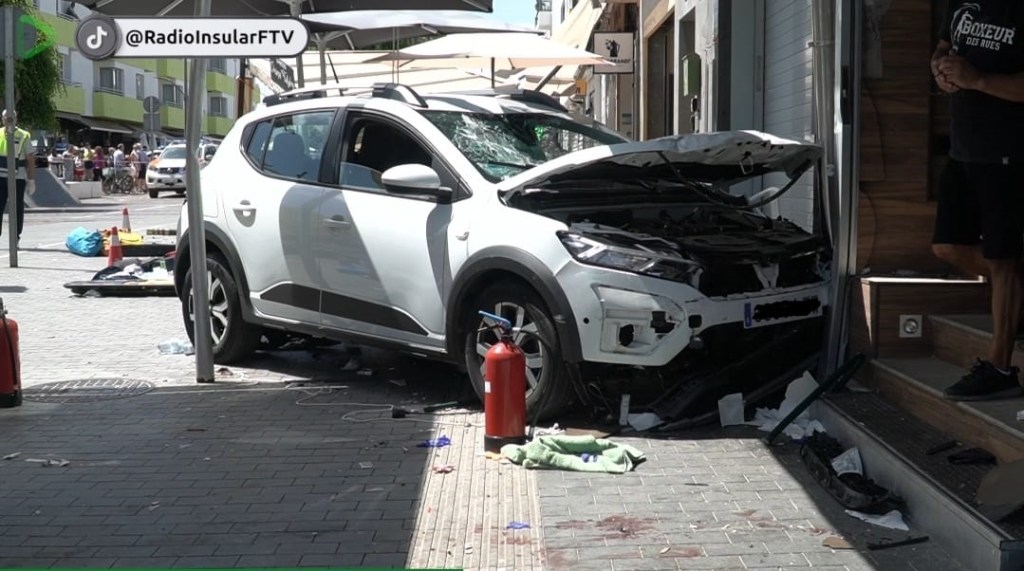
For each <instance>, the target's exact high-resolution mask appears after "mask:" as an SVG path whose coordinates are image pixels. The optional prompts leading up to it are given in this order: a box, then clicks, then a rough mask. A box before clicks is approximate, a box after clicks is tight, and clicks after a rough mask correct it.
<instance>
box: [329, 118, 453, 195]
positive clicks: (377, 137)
mask: <svg viewBox="0 0 1024 571" xmlns="http://www.w3.org/2000/svg"><path fill="white" fill-rule="evenodd" d="M346 133H347V135H346V137H345V145H344V150H343V155H342V157H343V159H344V160H343V161H342V163H341V165H340V172H339V173H338V175H339V176H338V180H339V181H340V183H341V184H342V185H343V186H348V187H354V188H364V189H372V190H380V191H383V190H384V185H383V184H382V183H381V174H382V173H384V171H386V170H388V169H389V168H391V167H394V166H398V165H404V164H410V163H416V164H421V165H426V166H428V167H433V163H434V159H433V157H432V156H431V154H430V152H429V151H427V150H426V149H425V148H423V146H422V145H420V144H419V143H418V142H416V140H415V139H413V138H412V137H410V136H409V135H407V134H406V133H405V132H404V131H402V130H401V129H399V128H398V127H395V126H393V125H390V124H388V123H386V122H384V121H381V120H378V119H371V118H358V119H356V120H355V121H353V122H351V123H349V125H348V128H347V129H346Z"/></svg>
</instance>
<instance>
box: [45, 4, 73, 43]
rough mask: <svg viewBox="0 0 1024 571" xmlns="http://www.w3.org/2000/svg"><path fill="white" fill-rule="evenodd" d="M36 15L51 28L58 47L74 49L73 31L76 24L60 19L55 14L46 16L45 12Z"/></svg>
mask: <svg viewBox="0 0 1024 571" xmlns="http://www.w3.org/2000/svg"><path fill="white" fill-rule="evenodd" d="M37 14H38V15H39V17H40V18H41V19H42V20H43V21H44V22H46V23H47V24H49V25H50V27H52V28H53V32H54V34H55V35H56V36H57V37H56V38H55V39H56V40H57V44H58V45H61V46H64V47H72V48H73V47H75V29H76V28H77V27H78V22H74V21H72V20H70V19H68V18H62V17H60V16H58V15H56V14H47V13H45V12H37Z"/></svg>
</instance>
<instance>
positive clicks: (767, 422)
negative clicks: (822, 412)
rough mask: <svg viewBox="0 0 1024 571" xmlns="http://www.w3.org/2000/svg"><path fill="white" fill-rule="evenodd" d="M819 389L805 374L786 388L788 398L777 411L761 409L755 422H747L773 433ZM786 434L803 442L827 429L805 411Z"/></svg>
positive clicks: (789, 427) (787, 428)
mask: <svg viewBox="0 0 1024 571" xmlns="http://www.w3.org/2000/svg"><path fill="white" fill-rule="evenodd" d="M817 387H818V382H817V381H815V380H814V377H812V376H811V374H810V373H808V372H806V371H805V372H804V374H803V376H801V377H800V378H798V379H796V380H795V381H793V382H791V383H789V386H788V387H786V398H785V399H784V400H783V401H782V404H780V405H779V408H777V409H767V408H759V409H757V411H756V412H755V413H754V420H751V421H749V422H745V423H744V424H748V425H751V426H756V427H758V429H759V430H762V431H764V432H771V431H772V430H774V429H775V427H776V426H778V425H779V422H781V421H782V419H784V418H786V416H787V415H788V414H789V413H791V412H793V410H794V409H796V407H797V405H799V404H800V403H801V402H803V400H804V399H806V398H807V397H808V396H809V395H810V394H811V393H812V392H813V391H814V389H816V388H817ZM782 432H783V433H784V434H786V435H787V436H789V437H790V438H792V439H793V440H802V439H804V438H806V437H808V436H810V435H812V434H814V433H815V432H825V427H824V426H822V424H821V423H820V422H818V421H817V420H811V418H810V415H809V413H808V412H807V411H806V410H805V411H804V412H802V413H800V415H799V416H797V417H796V420H794V421H793V422H791V423H790V424H789V426H787V427H786V429H785V430H783V431H782Z"/></svg>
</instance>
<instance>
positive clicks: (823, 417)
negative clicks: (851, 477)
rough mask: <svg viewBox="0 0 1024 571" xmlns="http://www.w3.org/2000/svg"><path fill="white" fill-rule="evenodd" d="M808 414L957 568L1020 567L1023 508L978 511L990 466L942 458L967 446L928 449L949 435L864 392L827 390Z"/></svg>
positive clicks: (1013, 570)
mask: <svg viewBox="0 0 1024 571" xmlns="http://www.w3.org/2000/svg"><path fill="white" fill-rule="evenodd" d="M811 414H812V416H813V417H814V418H816V419H818V420H820V421H821V423H822V424H823V425H824V426H825V430H826V431H827V432H828V433H829V434H830V435H832V436H834V437H835V438H838V439H839V440H840V442H842V443H843V445H844V446H847V447H856V448H857V449H858V450H859V452H860V456H861V459H862V461H863V463H864V470H865V473H866V474H867V475H868V476H870V477H871V478H872V479H873V480H875V481H876V482H878V483H879V484H880V485H882V486H884V487H886V488H888V489H889V490H892V491H893V492H894V493H895V494H896V495H897V496H899V497H901V498H903V499H904V501H905V507H904V508H903V510H902V511H903V512H904V514H905V515H906V516H907V517H908V519H909V523H910V525H911V527H912V528H913V529H915V530H920V531H918V533H919V534H923V535H927V536H929V537H930V538H931V540H932V541H936V542H939V543H940V544H941V545H942V546H943V547H944V548H945V549H946V550H947V551H948V552H949V554H950V557H951V558H952V559H953V560H954V561H955V562H956V563H958V564H959V565H961V566H962V567H963V568H964V569H970V570H974V569H978V570H981V569H985V570H992V571H1021V570H1022V569H1024V512H1018V513H1016V514H1013V515H1011V516H1010V517H1008V518H1006V519H1004V520H1002V521H999V522H993V521H992V520H990V519H988V518H987V517H985V515H984V514H982V513H981V512H980V511H979V510H978V504H977V502H976V500H975V494H976V491H977V489H978V486H979V485H980V483H981V481H982V479H983V478H984V477H985V475H986V474H988V472H989V471H990V470H991V469H992V467H991V466H982V465H954V464H951V463H950V462H949V461H948V460H947V456H948V455H949V454H951V453H953V452H956V451H960V450H964V449H965V447H966V446H967V445H962V446H959V447H957V448H956V449H954V450H950V451H947V452H943V453H939V454H928V451H929V449H930V448H932V447H934V446H936V445H938V444H940V443H943V442H946V441H948V440H949V439H950V435H949V434H948V433H947V432H945V431H942V430H936V429H935V428H934V427H932V426H931V425H930V424H928V423H926V422H924V421H922V420H920V419H918V418H915V417H914V416H913V415H912V414H910V413H908V412H907V411H905V410H902V409H901V408H899V407H897V406H895V405H893V404H892V403H890V402H887V401H886V400H884V399H883V398H882V397H880V396H879V395H877V394H875V393H871V392H854V391H846V392H843V393H839V394H831V395H826V396H825V397H824V398H823V399H822V400H820V401H818V402H817V403H815V405H814V407H813V408H812V410H811Z"/></svg>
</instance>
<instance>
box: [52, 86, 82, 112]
mask: <svg viewBox="0 0 1024 571" xmlns="http://www.w3.org/2000/svg"><path fill="white" fill-rule="evenodd" d="M53 103H54V105H56V106H57V111H61V112H63V113H74V114H75V115H85V89H84V88H83V87H82V86H81V85H68V84H65V85H64V93H63V94H61V95H57V96H56V97H55V98H54V100H53Z"/></svg>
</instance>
